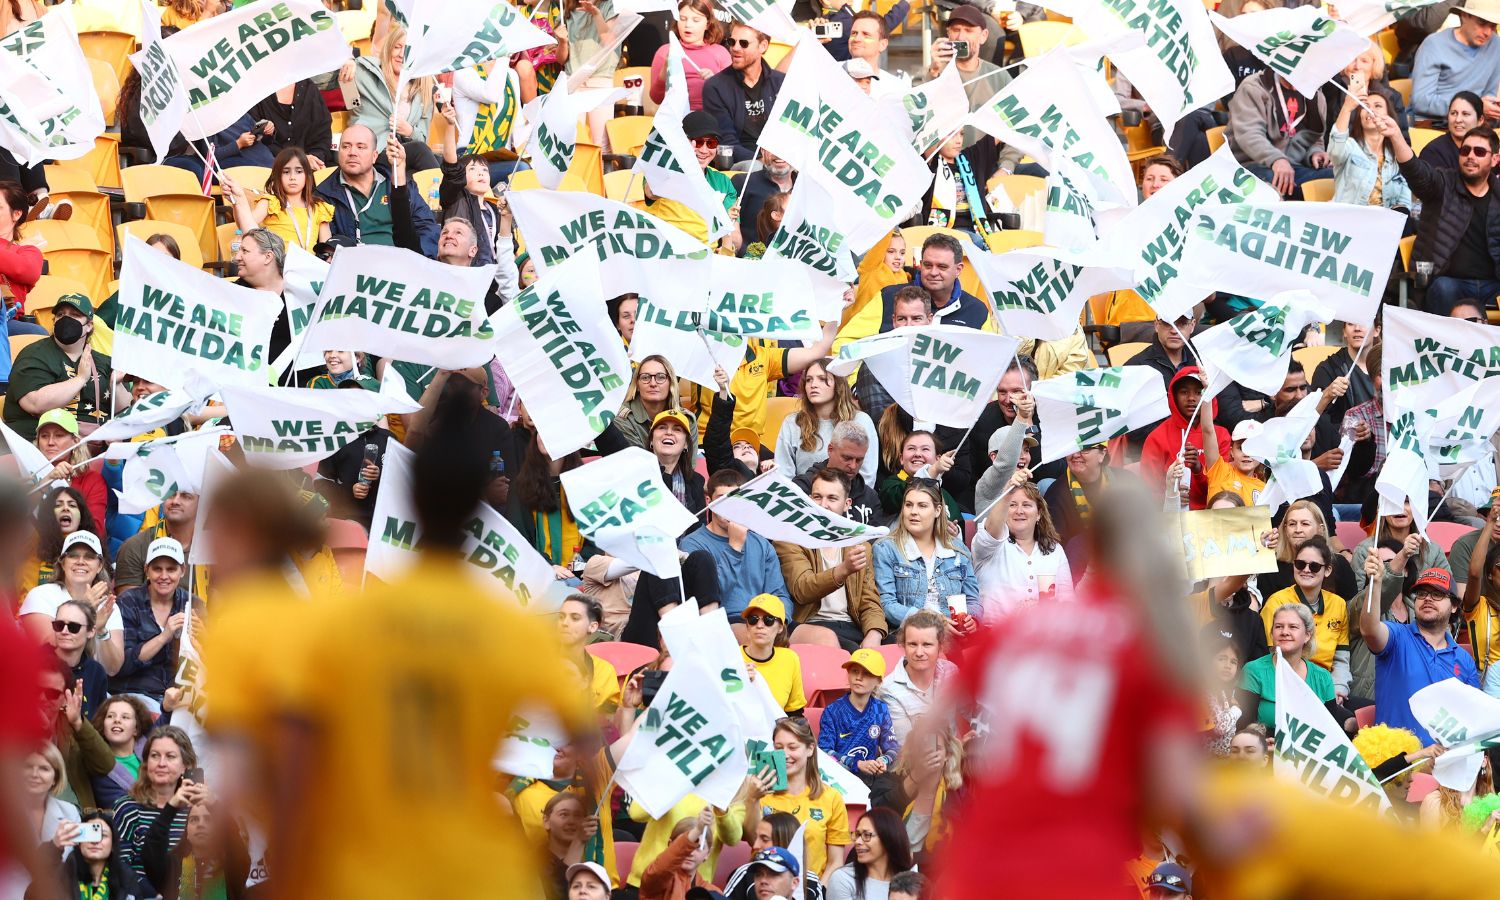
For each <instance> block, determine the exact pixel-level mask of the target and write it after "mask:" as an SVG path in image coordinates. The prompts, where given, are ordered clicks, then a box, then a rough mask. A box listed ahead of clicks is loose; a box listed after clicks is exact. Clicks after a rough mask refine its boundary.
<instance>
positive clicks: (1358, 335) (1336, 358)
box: [1279, 320, 1380, 423]
mask: <svg viewBox="0 0 1500 900" xmlns="http://www.w3.org/2000/svg"><path fill="white" fill-rule="evenodd" d="M1340 337H1341V338H1342V339H1343V346H1342V347H1340V348H1339V350H1337V351H1336V352H1335V353H1333V354H1332V355H1331V356H1329V357H1328V358H1327V359H1325V360H1323V361H1322V362H1321V363H1319V364H1318V367H1317V368H1316V369H1314V370H1313V376H1312V386H1313V389H1314V390H1320V391H1322V392H1323V399H1324V400H1327V401H1328V405H1327V406H1325V407H1323V409H1322V410H1321V413H1322V415H1323V417H1324V418H1326V419H1328V420H1330V421H1332V422H1334V423H1339V422H1342V421H1343V418H1344V415H1345V414H1346V413H1348V412H1349V409H1350V408H1351V407H1354V406H1359V405H1360V404H1362V403H1366V402H1368V401H1369V400H1370V399H1372V398H1373V397H1374V396H1375V384H1374V382H1373V381H1371V380H1370V373H1371V372H1373V371H1374V369H1372V368H1371V367H1370V361H1369V358H1368V357H1369V354H1368V353H1361V352H1360V351H1361V350H1362V349H1363V348H1364V345H1365V341H1370V342H1371V347H1370V349H1371V350H1372V351H1373V350H1374V349H1375V347H1376V346H1378V345H1379V342H1380V323H1379V321H1378V320H1377V321H1376V322H1375V324H1374V325H1360V324H1357V323H1354V322H1345V323H1343V329H1342V333H1341V335H1340ZM1356 355H1358V356H1359V357H1360V359H1359V366H1358V367H1355V365H1354V357H1355V356H1356ZM1289 371H1290V370H1289ZM1330 398H1331V399H1330ZM1298 399H1300V398H1298ZM1289 409H1290V408H1289ZM1279 414H1280V415H1285V413H1279Z"/></svg>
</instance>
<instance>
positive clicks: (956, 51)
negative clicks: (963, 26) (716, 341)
mask: <svg viewBox="0 0 1500 900" xmlns="http://www.w3.org/2000/svg"><path fill="white" fill-rule="evenodd" d="M949 43H951V44H953V58H954V59H968V58H969V42H968V41H950V42H949Z"/></svg>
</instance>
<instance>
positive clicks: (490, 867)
mask: <svg viewBox="0 0 1500 900" xmlns="http://www.w3.org/2000/svg"><path fill="white" fill-rule="evenodd" d="M478 446H479V444H478V442H477V441H475V440H473V439H472V438H471V436H470V435H469V434H468V433H467V431H466V429H465V428H464V427H463V426H462V425H460V424H457V423H451V422H445V421H442V420H441V419H439V420H435V421H434V422H433V424H432V425H431V427H430V428H429V429H428V430H427V432H426V433H425V435H424V440H423V443H422V447H421V449H420V450H419V452H418V454H417V457H416V461H415V463H414V465H413V473H412V484H413V505H414V506H415V508H416V510H417V516H418V520H419V525H420V527H421V529H422V538H421V544H422V548H423V549H422V553H421V556H420V558H419V561H418V562H417V564H416V565H415V566H413V568H412V569H411V571H410V572H408V573H407V574H405V575H404V576H403V577H401V578H399V579H397V580H396V581H394V582H391V583H389V584H375V583H373V582H372V585H371V586H370V587H368V588H367V589H366V590H365V591H364V593H363V594H360V595H352V596H347V597H345V598H343V599H341V600H337V601H334V602H332V603H329V604H321V605H318V606H316V607H313V608H310V609H309V615H308V616H307V618H306V619H305V620H304V621H305V624H304V625H303V628H304V630H305V633H304V634H303V635H302V637H301V638H300V639H299V640H298V641H297V642H296V644H295V653H294V654H293V658H292V659H288V660H287V661H286V663H287V672H286V675H285V677H284V678H279V679H277V683H276V684H274V685H273V687H274V689H275V690H276V691H277V692H278V701H277V702H278V708H279V714H280V724H279V727H278V729H277V738H276V741H275V744H276V746H275V747H274V748H273V751H272V754H273V767H274V779H275V786H274V789H275V792H276V796H275V799H274V807H275V808H274V810H273V819H272V822H273V824H272V833H271V849H270V855H269V859H270V869H271V885H272V886H273V890H274V893H275V895H276V896H278V897H288V898H304V897H305V898H319V900H323V898H330V897H531V896H540V886H539V883H538V882H537V879H536V876H535V872H534V865H533V862H532V860H533V859H534V858H535V856H536V853H535V851H534V850H533V849H531V848H530V847H529V846H528V845H527V843H526V841H525V839H524V837H523V836H522V832H521V828H520V826H519V825H518V824H517V823H516V822H515V820H514V818H511V817H509V816H507V815H506V814H505V813H503V812H502V807H501V804H500V801H499V800H498V798H497V794H496V788H497V786H498V785H497V779H496V775H495V773H494V770H493V768H492V766H491V760H492V759H493V758H494V755H495V752H496V750H497V749H498V747H499V745H500V741H501V739H502V737H503V736H504V734H505V731H506V728H507V726H508V724H509V723H510V721H511V719H512V716H513V715H514V714H515V713H516V712H517V711H518V710H519V709H520V708H521V707H523V706H525V707H527V708H533V709H548V710H551V711H553V712H554V713H555V714H556V715H557V716H558V717H559V719H560V721H562V722H564V724H565V725H566V727H568V728H569V729H570V730H571V731H573V732H575V733H576V734H578V735H580V736H581V737H580V738H579V746H584V745H586V744H587V743H588V742H589V740H590V735H591V732H592V729H593V727H594V726H593V719H592V710H591V709H590V708H589V704H588V703H587V699H586V697H585V696H583V695H581V694H580V693H579V692H578V691H576V690H573V689H571V688H570V687H569V686H570V685H572V684H573V683H574V682H575V681H576V680H577V679H576V678H569V677H567V674H566V671H565V670H564V668H563V662H562V656H561V652H560V648H559V644H558V640H557V626H556V622H555V619H553V618H551V617H546V618H542V617H538V616H536V615H535V614H533V613H530V612H526V611H524V610H522V609H521V608H520V607H518V606H512V605H510V604H508V603H506V602H496V600H495V598H494V597H492V596H490V595H489V594H486V593H485V592H483V591H481V590H476V588H475V585H474V582H473V581H471V580H470V577H469V576H468V575H467V574H466V572H465V571H464V569H465V566H464V564H463V563H462V562H461V559H460V557H459V555H458V549H459V547H460V546H461V545H462V541H463V537H464V530H463V529H464V525H465V524H466V523H467V522H468V521H469V519H470V518H471V517H472V515H473V513H474V509H475V505H476V503H477V501H478V498H479V496H480V490H481V487H482V486H483V484H484V480H485V477H486V474H487V468H486V463H487V461H486V460H485V459H484V458H483V456H482V454H481V453H480V452H479V451H478V450H477V449H476V448H477V447H478ZM267 651H268V652H271V648H267Z"/></svg>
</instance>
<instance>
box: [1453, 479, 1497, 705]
mask: <svg viewBox="0 0 1500 900" xmlns="http://www.w3.org/2000/svg"><path fill="white" fill-rule="evenodd" d="M1497 523H1500V517H1497V516H1496V515H1495V511H1494V509H1493V508H1491V509H1490V510H1489V513H1488V516H1487V519H1486V521H1485V525H1484V527H1483V528H1480V529H1478V530H1477V531H1476V532H1474V536H1475V537H1476V539H1477V540H1476V543H1475V544H1474V545H1473V546H1472V548H1471V550H1470V557H1469V563H1468V565H1467V566H1466V567H1465V571H1464V572H1463V575H1464V577H1465V582H1464V584H1463V585H1462V586H1461V587H1459V588H1458V589H1459V590H1462V591H1463V592H1464V593H1463V614H1464V621H1465V622H1466V623H1467V629H1468V633H1469V647H1470V648H1471V650H1472V652H1473V653H1474V656H1475V663H1476V666H1477V668H1478V670H1479V674H1480V675H1481V676H1483V679H1484V681H1483V684H1484V692H1485V693H1486V694H1489V695H1490V696H1492V697H1500V666H1497V665H1495V661H1496V660H1497V659H1500V634H1497V625H1500V577H1497V570H1500V543H1496V542H1494V541H1493V533H1494V531H1495V528H1496V525H1497ZM1465 536H1466V537H1467V536H1468V535H1465ZM1455 571H1457V570H1455Z"/></svg>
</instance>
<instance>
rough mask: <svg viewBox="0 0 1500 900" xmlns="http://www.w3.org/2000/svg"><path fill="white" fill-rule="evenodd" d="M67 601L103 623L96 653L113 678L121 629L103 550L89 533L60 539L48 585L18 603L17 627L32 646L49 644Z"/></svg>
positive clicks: (118, 660) (117, 667)
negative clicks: (59, 552) (76, 603)
mask: <svg viewBox="0 0 1500 900" xmlns="http://www.w3.org/2000/svg"><path fill="white" fill-rule="evenodd" d="M68 600H79V601H82V602H84V603H87V604H88V605H89V606H90V607H92V608H93V610H94V618H95V621H98V620H99V619H103V620H104V630H103V631H100V632H98V635H97V637H98V639H99V643H98V644H97V645H96V650H97V651H98V656H99V662H100V664H101V665H103V666H104V671H105V672H106V673H108V674H110V675H114V674H115V673H116V672H118V671H119V670H120V666H121V664H122V663H123V661H124V659H125V634H124V626H123V624H122V620H121V618H120V611H119V609H117V608H116V607H115V601H114V597H113V595H111V594H110V591H109V566H108V564H107V563H106V562H105V560H104V550H103V548H102V547H101V546H100V544H99V538H98V536H97V535H95V534H94V533H93V532H91V531H75V532H73V533H72V534H70V535H68V536H67V537H66V538H64V539H63V545H62V555H61V556H59V557H58V559H57V564H56V566H55V567H54V568H53V571H52V580H51V582H49V583H47V584H42V585H38V586H37V587H34V588H32V589H31V590H30V591H29V592H27V594H26V600H25V602H23V603H22V604H21V611H20V614H19V615H20V618H21V627H22V628H23V629H25V631H26V633H27V634H28V635H30V636H31V637H32V639H33V640H34V641H35V642H36V643H38V644H47V643H50V642H51V636H52V621H53V620H54V619H56V618H57V610H58V608H59V607H60V606H62V605H63V604H64V603H65V602H67V601H68Z"/></svg>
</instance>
